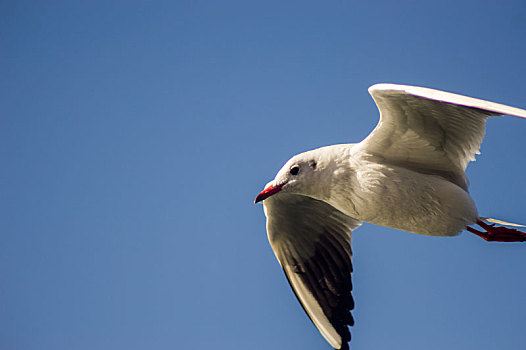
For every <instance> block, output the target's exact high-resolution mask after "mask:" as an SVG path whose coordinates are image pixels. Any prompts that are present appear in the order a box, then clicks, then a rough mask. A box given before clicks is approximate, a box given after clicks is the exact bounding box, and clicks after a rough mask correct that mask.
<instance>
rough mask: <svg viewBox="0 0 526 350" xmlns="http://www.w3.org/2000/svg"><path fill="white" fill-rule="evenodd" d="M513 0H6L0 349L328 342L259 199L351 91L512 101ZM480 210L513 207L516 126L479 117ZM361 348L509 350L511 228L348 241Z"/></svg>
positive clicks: (512, 341)
mask: <svg viewBox="0 0 526 350" xmlns="http://www.w3.org/2000/svg"><path fill="white" fill-rule="evenodd" d="M525 23H526V3H525V2H524V1H491V2H490V1H440V2H438V1H435V2H419V1H371V2H367V3H366V2H357V1H353V2H346V1H326V2H312V1H293V2H291V1H286V2H283V1H264V2H263V1H262V2H256V1H208V2H205V1H175V2H170V1H166V2H147V1H135V2H133V1H122V2H114V1H110V2H108V1H100V2H95V1H90V2H76V1H63V2H55V1H36V2H31V1H30V2H27V1H11V2H9V1H3V2H1V3H0V45H1V46H0V70H1V79H0V105H1V108H0V160H1V169H2V171H1V173H0V182H1V183H0V185H1V193H0V198H1V199H0V348H1V349H7V350H14V349H22V350H31V349H35V350H37V349H38V350H45V349H50V350H51V349H54V350H55V349H229V350H232V349H330V347H329V345H328V344H327V343H326V342H325V340H324V339H323V338H322V337H321V336H320V335H319V333H318V332H317V330H316V329H315V328H314V326H313V325H312V324H311V323H310V321H309V319H308V318H307V317H306V315H305V314H304V313H303V310H302V309H301V307H300V306H299V304H298V302H297V301H296V300H295V297H294V295H293V293H292V292H291V290H290V289H289V286H288V284H287V282H286V279H285V277H284V276H283V274H282V272H281V269H280V267H279V265H278V263H277V262H276V260H275V258H274V256H273V253H272V251H271V249H270V247H269V244H268V242H267V238H266V232H265V219H264V215H263V210H262V207H261V205H254V204H253V199H254V197H255V195H256V194H257V193H258V192H259V191H260V190H261V189H262V187H263V186H264V184H265V183H266V182H267V181H269V180H271V179H272V178H273V177H274V175H275V172H276V171H277V170H278V169H279V168H280V167H281V165H282V163H284V162H285V161H286V160H287V159H288V158H289V157H290V156H292V155H294V154H296V153H299V152H301V151H305V150H308V149H312V148H317V147H320V146H323V145H329V144H334V143H344V142H357V141H360V140H361V139H363V138H364V137H365V136H366V135H367V134H368V133H369V132H370V131H371V130H372V129H373V128H374V126H375V125H376V123H377V120H378V113H377V110H376V107H375V105H374V103H373V101H372V99H371V98H370V97H369V95H368V93H367V88H368V87H369V86H370V85H372V84H374V83H378V82H393V83H405V84H414V85H421V86H427V87H433V88H438V89H444V90H448V91H453V92H458V93H462V94H467V95H470V96H474V97H479V98H485V99H489V100H492V101H496V102H501V103H504V104H509V105H513V106H517V107H523V108H525V107H526V70H525V67H526V65H525V64H526V39H525V38H526V25H525ZM487 129H488V131H487V137H486V139H485V141H484V143H483V145H482V153H483V156H481V157H479V161H477V162H475V163H472V164H471V165H470V167H469V170H468V174H469V176H470V178H471V188H470V190H471V193H472V196H473V198H474V199H475V201H476V202H477V204H478V208H479V211H480V213H481V214H482V215H485V216H492V217H497V218H501V219H506V220H510V221H517V222H523V223H525V222H526V210H525V206H526V185H525V171H526V166H525V162H524V160H525V155H526V151H525V149H526V137H525V136H526V120H520V119H518V118H511V117H505V118H494V119H492V120H490V121H489V122H488V128H487ZM353 250H354V260H353V261H354V267H355V274H354V277H353V279H354V287H355V288H354V292H353V294H354V297H355V300H356V309H355V311H354V316H355V319H356V326H355V327H353V328H352V336H353V340H352V342H351V347H352V349H354V350H360V349H404V350H407V349H449V350H450V349H478V350H484V349H488V350H489V349H492V350H493V349H508V350H510V349H511V350H514V349H517V350H518V349H524V348H525V346H526V345H525V344H526V330H525V326H526V274H525V271H526V244H518V243H516V244H501V243H492V244H489V243H486V242H484V241H483V240H481V239H480V238H478V237H475V236H474V235H472V234H469V233H464V234H463V235H462V236H460V237H458V238H452V239H446V238H430V237H423V236H418V235H413V234H408V233H405V232H400V231H396V230H391V229H386V228H382V227H377V226H372V225H369V224H365V225H364V226H363V227H361V228H360V229H359V230H357V231H356V232H355V233H354V235H353Z"/></svg>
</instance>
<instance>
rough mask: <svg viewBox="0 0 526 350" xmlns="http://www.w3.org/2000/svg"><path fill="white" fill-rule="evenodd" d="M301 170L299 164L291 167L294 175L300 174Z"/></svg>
mask: <svg viewBox="0 0 526 350" xmlns="http://www.w3.org/2000/svg"><path fill="white" fill-rule="evenodd" d="M299 172H300V167H299V166H297V165H294V166H293V167H292V168H290V173H291V174H292V175H298V173H299Z"/></svg>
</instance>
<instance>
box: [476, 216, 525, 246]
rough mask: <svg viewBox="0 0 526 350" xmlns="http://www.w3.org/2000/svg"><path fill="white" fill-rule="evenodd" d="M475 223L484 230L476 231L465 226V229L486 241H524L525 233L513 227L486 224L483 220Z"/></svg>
mask: <svg viewBox="0 0 526 350" xmlns="http://www.w3.org/2000/svg"><path fill="white" fill-rule="evenodd" d="M477 225H479V226H480V227H482V228H483V229H484V230H486V232H481V231H477V230H475V229H474V228H471V227H469V226H468V227H467V228H466V229H467V230H468V231H469V232H471V233H474V234H476V235H477V236H480V237H482V238H483V239H485V240H486V241H488V242H524V241H526V233H525V232H522V231H519V230H516V229H514V228H508V227H504V226H497V227H495V224H493V225H490V224H486V223H485V222H484V221H481V220H478V221H477Z"/></svg>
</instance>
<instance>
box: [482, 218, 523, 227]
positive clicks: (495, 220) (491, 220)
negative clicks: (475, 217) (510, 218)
mask: <svg viewBox="0 0 526 350" xmlns="http://www.w3.org/2000/svg"><path fill="white" fill-rule="evenodd" d="M480 220H484V221H487V222H491V223H493V224H497V225H503V226H512V227H526V225H522V224H514V223H512V222H506V221H502V220H498V219H492V218H484V217H480Z"/></svg>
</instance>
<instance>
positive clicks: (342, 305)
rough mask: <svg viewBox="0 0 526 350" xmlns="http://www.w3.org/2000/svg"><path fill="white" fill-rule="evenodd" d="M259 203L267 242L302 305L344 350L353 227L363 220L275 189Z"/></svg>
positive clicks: (347, 334)
mask: <svg viewBox="0 0 526 350" xmlns="http://www.w3.org/2000/svg"><path fill="white" fill-rule="evenodd" d="M263 207H264V209H265V215H266V216H267V233H268V238H269V241H270V245H271V246H272V249H273V250H274V253H275V254H276V257H277V259H278V261H279V263H280V264H281V266H282V268H283V270H284V271H285V274H286V276H287V279H288V281H289V284H290V286H291V287H292V289H293V290H294V293H295V294H296V297H297V298H298V300H299V301H300V303H301V305H302V306H303V309H304V310H305V312H306V313H307V314H308V315H309V317H310V319H311V320H312V322H313V323H314V325H315V326H316V327H317V328H318V330H319V331H320V333H321V334H322V335H323V336H324V337H325V339H326V340H327V341H328V342H329V343H330V344H331V345H332V346H333V347H334V348H336V349H340V348H341V349H348V344H347V343H348V342H349V340H350V339H351V335H350V332H349V329H348V326H352V325H353V323H354V321H353V318H352V316H351V314H350V310H352V309H353V308H354V301H353V298H352V295H351V290H352V283H351V273H352V264H351V255H352V253H351V231H352V230H353V229H355V228H356V227H358V226H359V225H360V224H361V222H360V221H358V220H356V219H353V218H351V217H349V216H347V215H345V214H343V213H342V212H340V211H338V210H337V209H335V208H334V207H332V206H330V205H329V204H327V203H325V202H322V201H319V200H316V199H313V198H310V197H306V196H302V195H297V194H289V193H278V194H275V195H273V196H271V197H269V198H267V199H265V200H264V201H263Z"/></svg>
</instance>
